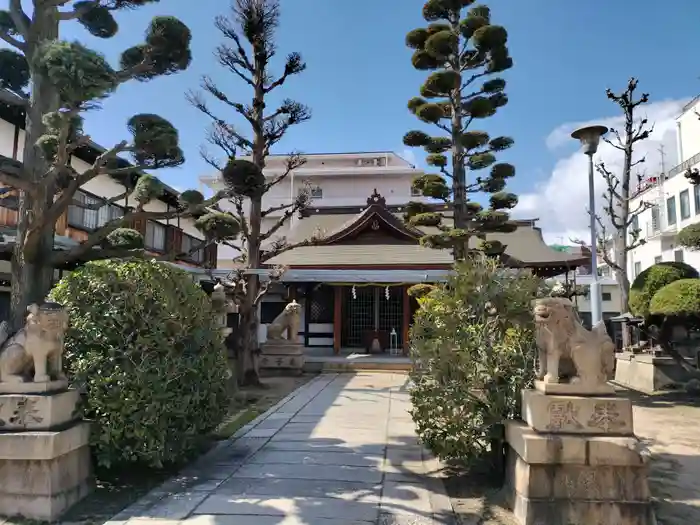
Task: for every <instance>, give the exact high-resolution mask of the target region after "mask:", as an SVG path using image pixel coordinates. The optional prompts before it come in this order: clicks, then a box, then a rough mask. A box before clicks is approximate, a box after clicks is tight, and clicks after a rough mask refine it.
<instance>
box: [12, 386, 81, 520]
mask: <svg viewBox="0 0 700 525" xmlns="http://www.w3.org/2000/svg"><path fill="white" fill-rule="evenodd" d="M3 385H4V386H5V387H6V388H4V389H3V390H9V389H11V387H15V388H14V389H15V390H24V391H25V392H24V393H11V394H0V515H4V516H11V517H12V516H22V517H24V518H29V519H35V520H42V521H52V520H56V519H57V518H59V517H60V516H61V515H62V514H63V513H64V512H65V511H66V510H67V509H68V508H70V507H71V506H72V505H73V504H75V503H77V502H78V501H80V500H81V499H82V498H83V497H85V496H86V495H87V494H88V493H89V492H90V487H91V486H90V479H91V469H90V449H89V447H88V442H89V435H90V429H89V424H88V423H85V422H83V421H80V420H78V419H77V418H76V404H77V402H78V400H79V397H80V396H79V393H78V392H77V391H76V390H69V389H68V388H67V383H66V382H65V381H54V382H52V383H20V384H12V385H10V384H9V383H4V384H3ZM47 385H51V386H52V388H53V391H47V389H48V387H47ZM32 387H33V388H32ZM31 390H34V392H31Z"/></svg>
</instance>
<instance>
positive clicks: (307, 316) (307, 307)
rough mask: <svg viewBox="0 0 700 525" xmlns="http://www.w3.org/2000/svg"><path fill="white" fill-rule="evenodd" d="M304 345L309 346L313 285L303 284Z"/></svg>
mask: <svg viewBox="0 0 700 525" xmlns="http://www.w3.org/2000/svg"><path fill="white" fill-rule="evenodd" d="M304 287H305V291H304V346H309V325H311V299H312V297H311V290H312V288H313V285H311V284H309V283H307V284H306V285H304Z"/></svg>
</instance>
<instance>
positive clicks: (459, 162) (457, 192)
mask: <svg viewBox="0 0 700 525" xmlns="http://www.w3.org/2000/svg"><path fill="white" fill-rule="evenodd" d="M459 15H460V9H457V10H456V12H455V13H453V14H452V17H451V19H450V24H451V25H452V30H453V31H454V32H455V34H459V31H460V26H459V22H460V16H459ZM450 67H451V69H453V70H454V71H456V72H458V73H460V72H461V65H460V59H459V43H458V44H457V47H456V53H455V56H454V58H453V59H452V61H451V62H450ZM451 102H452V122H451V128H452V137H451V138H452V202H453V212H452V214H453V217H454V218H453V221H454V228H456V229H461V230H466V229H467V227H468V224H467V202H466V200H467V195H466V192H465V189H466V185H467V173H466V167H465V166H464V146H463V145H462V141H461V140H460V139H461V136H462V127H463V126H462V111H463V109H462V90H461V88H457V89H455V90H454V92H453V93H452V97H451ZM467 253H469V239H465V240H464V241H463V242H455V244H454V247H453V252H452V254H453V257H454V260H455V261H463V260H465V259H466V257H467Z"/></svg>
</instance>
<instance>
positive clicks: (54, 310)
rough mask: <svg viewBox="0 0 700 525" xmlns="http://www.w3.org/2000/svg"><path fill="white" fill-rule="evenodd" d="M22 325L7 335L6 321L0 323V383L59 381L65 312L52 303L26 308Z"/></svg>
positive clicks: (65, 321)
mask: <svg viewBox="0 0 700 525" xmlns="http://www.w3.org/2000/svg"><path fill="white" fill-rule="evenodd" d="M27 312H28V313H27V318H26V322H25V325H24V326H23V327H22V328H21V329H20V330H19V331H18V332H17V333H15V334H14V335H12V336H10V325H9V324H8V323H7V321H4V322H2V323H0V345H1V346H0V382H5V383H24V382H27V381H31V377H32V376H31V374H32V371H33V373H34V375H33V381H34V382H35V383H46V382H49V381H52V380H62V379H65V378H66V376H65V375H64V373H63V363H62V357H63V349H64V337H65V333H66V330H67V328H68V313H67V312H66V311H65V310H64V309H63V307H62V306H61V305H59V304H56V303H44V304H42V305H41V306H39V305H37V304H32V305H30V306H28V307H27Z"/></svg>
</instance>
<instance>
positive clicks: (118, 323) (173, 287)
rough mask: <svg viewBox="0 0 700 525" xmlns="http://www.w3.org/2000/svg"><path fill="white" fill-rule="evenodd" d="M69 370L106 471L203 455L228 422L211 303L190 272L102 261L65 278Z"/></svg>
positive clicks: (62, 294) (62, 297) (59, 288)
mask: <svg viewBox="0 0 700 525" xmlns="http://www.w3.org/2000/svg"><path fill="white" fill-rule="evenodd" d="M51 299H52V300H54V301H56V302H58V303H61V304H63V305H65V306H66V308H67V309H68V312H69V315H70V328H69V330H68V333H67V338H66V352H65V365H66V369H67V372H68V374H69V377H70V378H71V380H72V381H73V382H74V383H75V384H76V385H77V386H79V387H81V388H84V389H85V390H86V405H85V416H86V417H87V418H89V419H91V420H93V421H94V427H93V430H92V434H91V446H92V449H93V452H94V455H95V458H96V461H97V463H98V464H99V465H101V466H105V467H110V466H114V465H117V464H125V463H126V464H128V463H142V464H146V465H148V466H153V467H161V466H163V465H164V464H168V463H176V462H179V461H181V460H184V459H186V458H188V457H189V456H190V455H191V454H192V453H194V452H195V451H196V450H197V448H198V446H199V444H200V443H201V439H202V437H204V436H205V435H206V434H207V433H208V432H209V431H211V430H212V429H214V428H215V427H216V426H217V425H218V424H219V423H220V422H221V421H222V419H223V418H224V416H225V414H226V412H227V409H228V405H229V399H228V392H227V384H228V369H227V364H226V359H225V349H224V345H223V338H222V335H221V330H220V328H219V327H218V326H217V325H216V320H215V316H214V315H213V312H212V309H211V301H210V300H209V297H208V296H207V295H206V293H205V292H204V291H203V290H202V289H201V287H200V286H199V285H198V284H196V283H194V282H193V281H192V279H191V277H190V276H189V275H188V274H187V273H186V272H184V271H182V270H180V269H178V268H175V267H173V266H171V265H168V264H164V263H158V262H155V261H142V260H137V261H128V262H126V261H116V260H115V261H99V262H92V263H89V264H87V265H85V266H83V267H82V268H79V269H78V270H77V271H75V272H73V273H71V274H70V275H68V276H67V277H64V278H63V279H62V280H61V281H60V282H59V283H58V284H57V285H56V287H55V288H54V290H53V291H52V292H51Z"/></svg>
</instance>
